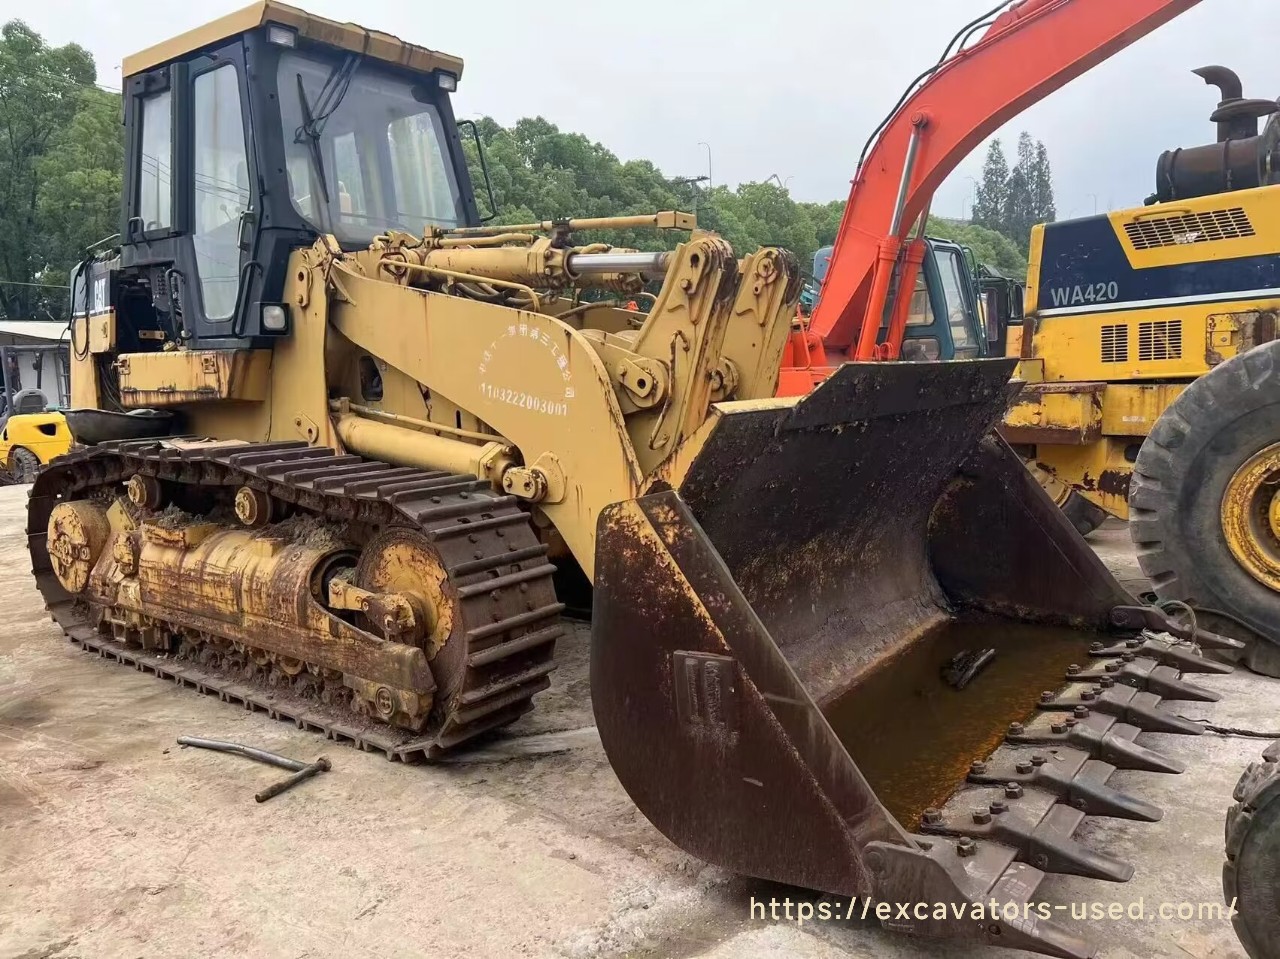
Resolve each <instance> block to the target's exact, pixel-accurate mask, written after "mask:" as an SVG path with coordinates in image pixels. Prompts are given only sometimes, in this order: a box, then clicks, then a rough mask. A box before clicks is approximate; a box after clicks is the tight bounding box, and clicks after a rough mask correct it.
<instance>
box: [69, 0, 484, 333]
mask: <svg viewBox="0 0 1280 959" xmlns="http://www.w3.org/2000/svg"><path fill="white" fill-rule="evenodd" d="M461 70H462V62H461V61H460V60H457V59H456V58H454V57H450V56H448V55H446V54H442V53H437V52H435V51H431V50H427V49H425V48H422V47H416V46H412V45H409V44H406V43H403V42H401V41H399V40H398V39H396V38H394V37H391V36H389V35H387V34H381V33H376V32H371V31H367V30H364V29H362V28H360V27H356V26H354V25H352V24H339V23H334V22H331V21H326V20H322V19H321V18H318V17H314V16H311V15H308V14H305V13H303V12H302V11H299V10H296V9H294V8H292V7H288V6H285V5H283V4H278V3H274V2H259V3H256V4H254V5H253V6H251V7H248V8H245V9H244V10H241V11H239V12H237V13H234V14H231V15H229V16H227V17H224V18H222V19H220V20H217V21H215V22H213V23H211V24H208V25H206V26H205V27H202V28H200V29H197V30H195V31H192V32H191V33H188V34H185V35H183V36H181V37H178V38H176V39H174V40H171V41H169V42H167V43H163V44H160V45H158V46H156V47H152V48H151V49H149V50H146V51H143V52H142V53H140V54H138V55H136V56H134V57H131V58H128V59H126V61H125V64H124V72H125V82H124V115H125V137H126V157H127V159H126V169H125V181H124V182H125V189H124V198H123V200H124V223H123V227H122V229H121V248H120V254H119V261H118V265H117V268H116V270H115V274H116V275H113V276H111V277H109V278H106V280H105V282H106V287H107V288H106V290H104V295H103V297H102V298H103V299H105V300H108V301H109V304H110V306H111V307H113V308H114V309H115V311H116V313H117V315H118V317H119V320H118V322H119V325H120V327H121V328H122V329H124V330H127V331H130V332H135V331H136V332H137V333H139V334H141V335H140V336H135V337H133V339H134V340H135V342H131V343H121V346H123V347H125V348H127V349H130V350H140V351H145V350H147V349H160V348H162V346H163V345H164V344H166V343H167V344H175V345H183V346H198V345H200V346H204V347H208V348H231V347H243V346H254V345H267V341H269V339H270V338H272V337H278V336H280V335H283V334H286V333H288V331H289V327H290V317H289V310H288V307H287V305H286V304H284V303H283V299H284V288H285V281H286V271H287V268H288V259H289V255H290V253H291V252H292V251H293V250H295V249H297V248H299V247H304V246H308V245H310V244H312V243H313V242H315V240H316V239H317V238H318V237H320V236H323V235H331V236H333V237H334V238H335V239H336V240H337V242H338V244H340V245H341V246H342V247H343V248H345V249H359V248H363V247H366V246H368V245H369V243H370V242H371V241H372V240H373V238H374V237H375V236H377V235H379V234H382V233H385V232H387V231H389V230H397V231H403V232H406V233H410V234H415V235H420V234H421V233H422V232H423V229H424V228H425V227H427V226H431V225H434V226H440V227H453V226H458V225H469V224H474V223H476V222H478V217H477V211H476V207H475V202H474V199H473V195H472V189H471V183H470V179H469V177H468V175H467V168H466V162H465V158H464V155H463V152H462V146H461V141H460V139H459V135H458V129H457V124H456V123H455V120H454V117H453V112H452V109H451V107H450V102H449V94H450V93H451V92H452V91H453V90H454V89H455V88H456V86H457V82H458V78H459V76H460V74H461ZM102 272H104V271H102V270H101V269H95V270H94V281H95V284H97V283H98V282H99V281H104V278H103V277H99V276H98V275H97V274H99V273H102ZM89 285H90V284H86V285H85V288H86V290H87V288H88V286H89ZM84 295H85V298H86V304H84V305H83V306H81V307H80V310H79V312H91V310H90V304H89V303H88V299H89V296H90V294H89V293H88V292H86V293H85V294H84ZM94 295H95V296H96V295H97V294H96V291H95V294H94Z"/></svg>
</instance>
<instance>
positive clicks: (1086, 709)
mask: <svg viewBox="0 0 1280 959" xmlns="http://www.w3.org/2000/svg"><path fill="white" fill-rule="evenodd" d="M1160 701H1161V700H1160V697H1159V696H1157V695H1156V694H1155V693H1148V692H1144V691H1142V690H1140V689H1134V688H1133V687H1132V686H1116V685H1114V683H1113V682H1112V681H1111V680H1108V679H1103V680H1100V684H1099V685H1090V684H1088V683H1068V684H1067V685H1066V686H1065V687H1063V689H1062V690H1061V691H1060V692H1059V693H1058V694H1057V695H1055V696H1054V697H1053V698H1052V699H1050V698H1049V697H1048V696H1045V697H1044V698H1043V699H1041V701H1040V708H1041V709H1043V710H1047V711H1058V712H1061V711H1067V712H1070V713H1071V716H1072V718H1074V719H1082V718H1084V717H1086V716H1088V715H1090V714H1091V713H1094V712H1099V713H1105V714H1106V715H1108V716H1115V717H1116V719H1118V720H1123V721H1124V722H1127V723H1132V724H1133V725H1134V726H1137V727H1138V728H1139V729H1142V730H1144V731H1146V732H1153V733H1181V734H1183V735H1187V736H1199V735H1200V734H1201V733H1203V732H1204V727H1203V726H1201V725H1200V724H1199V723H1195V722H1192V721H1191V720H1189V719H1183V718H1181V717H1180V716H1175V715H1174V714H1172V713H1170V712H1169V711H1168V710H1164V709H1160V708H1159V706H1160Z"/></svg>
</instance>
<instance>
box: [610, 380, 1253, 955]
mask: <svg viewBox="0 0 1280 959" xmlns="http://www.w3.org/2000/svg"><path fill="white" fill-rule="evenodd" d="M1010 367H1011V362H1009V361H1003V360H998V361H974V362H958V363H949V364H927V363H920V364H914V363H901V364H892V365H890V364H876V365H872V364H850V365H847V366H845V367H843V368H841V369H840V370H839V371H838V372H837V373H836V374H835V375H834V376H833V377H831V378H830V379H829V380H828V381H827V382H826V383H825V384H824V385H823V386H821V387H820V388H819V389H818V390H817V391H815V392H814V393H813V394H811V395H810V396H809V397H808V398H806V399H804V400H801V401H800V402H799V403H798V404H796V405H794V406H791V405H786V404H769V403H727V404H722V405H721V406H719V407H717V409H716V412H715V413H714V414H713V420H714V421H715V427H714V430H713V432H712V434H711V435H710V437H709V438H708V439H707V441H706V443H705V445H704V447H703V449H702V451H701V453H700V455H699V456H698V457H697V459H696V460H695V462H694V463H693V465H692V467H691V468H690V470H689V472H688V474H687V475H686V476H685V478H684V481H683V482H682V483H681V484H680V486H679V489H678V490H664V491H661V492H653V493H651V494H650V495H647V496H643V497H641V498H639V499H637V500H634V501H630V502H625V503H620V504H617V505H615V506H614V507H611V508H610V509H609V510H607V511H606V512H605V513H604V514H603V515H602V517H601V519H600V523H599V527H598V533H599V541H598V566H597V578H596V593H595V610H594V622H593V641H592V659H591V680H592V690H593V701H594V703H595V711H596V718H597V722H598V724H599V727H600V733H601V738H602V740H603V742H604V745H605V749H606V751H607V752H608V755H609V759H610V761H611V763H612V764H613V767H614V769H615V770H616V771H617V773H618V776H619V778H620V779H621V781H622V783H623V785H624V787H625V788H626V789H627V791H628V793H629V794H630V795H631V797H632V799H633V800H634V801H635V802H636V804H637V805H638V806H639V807H640V808H641V809H642V810H643V811H644V812H645V814H646V815H647V816H648V817H649V819H650V820H651V821H652V822H654V823H655V825H657V826H658V828H659V829H661V830H662V831H663V832H664V833H665V834H666V835H667V836H669V837H670V838H671V839H672V840H673V841H674V842H675V843H676V844H677V845H679V846H681V847H682V848H684V849H687V850H688V851H690V852H692V853H694V854H695V855H698V856H700V857H702V858H704V859H707V860H708V861H711V862H714V863H717V864H719V865H721V866H724V867H726V868H728V869H732V870H734V871H737V872H741V873H745V874H747V875H750V876H757V877H761V878H765V879H769V880H774V881H778V882H784V883H789V884H794V885H799V886H805V887H809V888H814V889H819V890H824V891H828V892H832V893H837V894H842V895H856V896H863V897H870V898H872V899H874V900H877V901H884V902H890V903H931V904H951V905H952V906H953V907H954V908H952V909H951V910H950V911H946V913H945V915H942V913H941V912H940V913H939V915H930V916H929V917H926V918H923V919H922V918H920V917H913V918H912V919H911V920H910V921H908V922H905V923H904V922H903V921H902V920H901V918H900V917H899V919H897V920H895V921H894V922H893V923H891V925H893V926H894V928H897V929H900V930H903V931H909V932H916V933H919V934H924V935H933V936H943V937H948V938H963V939H977V940H980V941H984V942H986V943H988V944H990V945H1003V946H1014V947H1018V948H1024V949H1030V950H1033V951H1036V952H1041V953H1043V954H1046V955H1055V956H1068V957H1085V956H1089V955H1091V954H1092V953H1091V950H1090V949H1089V947H1088V945H1087V944H1086V943H1085V942H1083V941H1082V940H1080V939H1078V938H1077V937H1075V936H1074V935H1072V934H1070V933H1068V932H1066V931H1064V930H1062V929H1059V928H1057V927H1055V926H1053V925H1052V924H1051V923H1048V922H1046V921H1044V920H1043V919H1037V918H1036V917H1035V916H1034V914H1033V915H1031V916H1030V918H1028V917H1027V916H1025V915H1023V914H1021V913H1019V914H1018V917H1017V918H1015V919H1013V920H1010V919H1007V918H1006V917H1005V916H1004V914H1001V915H999V916H989V917H987V918H985V919H984V921H981V922H975V921H974V915H975V914H974V912H973V907H974V904H980V903H985V902H989V901H990V900H991V899H995V900H996V901H997V902H999V903H1002V904H1003V903H1012V904H1017V905H1018V906H1019V907H1020V905H1021V904H1023V903H1026V902H1028V901H1029V900H1030V899H1031V898H1032V897H1033V894H1034V892H1035V889H1036V887H1037V886H1038V885H1039V883H1040V881H1041V880H1042V879H1043V878H1044V876H1045V875H1047V874H1048V873H1053V872H1059V873H1069V874H1073V875H1081V876H1088V877H1094V878H1098V879H1104V880H1110V881H1117V882H1122V881H1125V880H1127V879H1128V878H1129V876H1130V875H1131V874H1132V871H1133V870H1132V866H1130V865H1129V864H1128V863H1125V862H1123V861H1121V860H1119V859H1117V858H1115V857H1113V856H1111V855H1109V854H1107V853H1106V852H1103V851H1098V850H1092V849H1089V848H1088V847H1086V846H1084V845H1083V844H1081V843H1079V842H1077V841H1076V840H1075V839H1074V838H1073V834H1074V833H1075V831H1076V829H1077V828H1078V826H1079V825H1080V823H1081V821H1082V820H1083V819H1084V818H1085V816H1086V815H1107V816H1119V817H1123V818H1130V819H1139V820H1148V821H1152V820H1156V819H1159V818H1160V815H1161V811H1160V810H1159V809H1158V808H1156V807H1154V806H1152V805H1151V804H1149V803H1146V802H1144V801H1142V800H1141V799H1139V798H1136V797H1133V796H1129V795H1126V794H1124V793H1122V792H1120V791H1118V790H1116V789H1114V788H1113V787H1111V786H1109V785H1108V784H1107V781H1108V779H1109V777H1110V774H1111V773H1112V772H1113V771H1115V770H1116V769H1117V768H1120V769H1144V770H1151V771H1159V772H1166V773H1170V772H1179V771H1181V766H1180V765H1179V764H1178V762H1177V761H1176V760H1175V759H1172V758H1170V757H1165V756H1162V755H1160V754H1158V753H1156V752H1154V751H1152V750H1149V749H1146V748H1144V747H1142V746H1140V745H1138V744H1137V743H1136V742H1135V741H1134V740H1135V737H1136V736H1137V735H1138V734H1139V733H1140V732H1141V731H1144V730H1158V731H1162V732H1179V733H1186V734H1195V733H1198V732H1200V729H1199V727H1197V726H1195V725H1194V724H1192V723H1188V722H1186V721H1183V720H1179V719H1177V718H1176V717H1175V716H1174V715H1173V714H1172V713H1170V712H1167V711H1165V710H1162V709H1159V708H1158V706H1159V704H1160V702H1161V699H1162V698H1174V699H1214V698H1216V696H1215V695H1214V694H1213V693H1211V692H1209V691H1206V690H1204V689H1201V688H1199V687H1196V686H1193V685H1191V684H1189V683H1186V682H1184V681H1183V680H1182V679H1181V678H1180V676H1179V672H1180V671H1183V670H1186V671H1190V670H1196V669H1199V670H1203V671H1218V669H1219V668H1221V669H1226V667H1217V666H1216V665H1215V664H1211V663H1208V662H1206V661H1204V660H1201V659H1199V658H1198V657H1195V656H1193V655H1191V654H1189V653H1188V652H1187V651H1186V650H1185V649H1184V648H1183V644H1181V643H1180V639H1179V638H1175V639H1173V640H1172V641H1171V640H1170V639H1169V638H1168V636H1169V634H1172V635H1173V636H1174V637H1185V635H1186V632H1185V630H1182V629H1181V628H1180V627H1178V626H1177V624H1174V623H1171V622H1169V621H1168V620H1166V619H1165V618H1164V617H1163V616H1162V615H1161V614H1159V613H1158V612H1156V611H1155V610H1151V609H1145V608H1142V607H1141V606H1140V604H1139V603H1138V601H1137V600H1136V599H1135V598H1134V597H1132V596H1130V595H1129V594H1128V593H1126V592H1125V591H1124V589H1123V588H1122V587H1121V586H1120V585H1119V584H1118V583H1117V582H1116V581H1115V579H1114V578H1113V577H1112V576H1111V574H1110V573H1109V572H1108V571H1107V569H1106V568H1105V567H1104V566H1103V564H1102V563H1101V561H1099V560H1098V559H1097V557H1096V556H1095V555H1094V554H1093V553H1092V551H1091V550H1089V548H1088V547H1087V546H1086V545H1085V543H1084V541H1083V540H1082V539H1081V538H1080V536H1079V535H1078V534H1077V533H1076V531H1075V530H1074V529H1073V528H1072V527H1071V525H1070V523H1069V522H1068V521H1067V520H1066V519H1065V518H1064V517H1063V516H1062V515H1061V513H1060V512H1059V511H1058V510H1057V509H1056V507H1054V505H1053V503H1052V502H1051V501H1050V500H1049V499H1048V497H1047V496H1045V495H1044V493H1043V492H1042V491H1041V490H1040V489H1039V487H1038V486H1037V485H1036V484H1035V483H1034V481H1033V480H1032V479H1031V478H1030V477H1029V475H1028V474H1027V472H1026V470H1025V469H1024V468H1023V467H1022V465H1021V463H1020V462H1019V461H1018V459H1017V457H1016V456H1015V455H1014V454H1013V453H1012V451H1011V450H1009V448H1008V447H1007V446H1005V445H1004V444H1003V442H1002V441H1000V440H999V439H998V438H996V437H995V436H994V434H990V433H989V430H990V428H991V426H992V424H993V423H994V422H995V420H996V419H997V417H998V416H999V415H1000V413H1001V411H1002V410H1003V408H1004V406H1005V403H1006V399H1007V396H1008V390H1009V389H1010V387H1009V386H1008V377H1009V374H1010V372H1011V370H1010ZM984 434H985V438H984ZM1196 638H1197V641H1198V642H1200V643H1201V644H1202V645H1213V644H1217V645H1228V644H1230V643H1231V641H1229V640H1222V639H1220V638H1219V637H1215V636H1212V635H1205V634H1203V633H1202V634H1200V635H1199V636H1197V637H1196ZM978 649H981V650H982V652H983V653H984V654H985V653H986V652H987V651H988V650H994V651H995V652H994V654H993V655H989V656H987V655H984V657H983V658H984V659H986V660H988V661H989V664H988V665H987V666H986V667H985V668H984V669H981V670H980V671H979V672H978V673H977V675H976V676H973V677H971V678H970V680H969V682H968V684H967V685H966V686H965V688H964V689H963V690H956V689H955V688H953V687H951V686H949V685H948V684H947V683H946V681H945V680H944V679H943V678H942V676H941V675H940V670H941V669H942V668H944V667H945V666H946V664H947V663H948V661H949V660H951V659H952V658H953V657H954V656H955V655H956V654H957V653H961V652H964V651H965V650H978ZM895 730H896V731H895ZM1017 912H1018V909H1013V910H1012V911H1011V912H1010V913H1009V914H1010V915H1013V914H1014V913H1017Z"/></svg>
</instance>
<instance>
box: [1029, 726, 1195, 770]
mask: <svg viewBox="0 0 1280 959" xmlns="http://www.w3.org/2000/svg"><path fill="white" fill-rule="evenodd" d="M1140 732H1142V730H1140V729H1139V728H1138V727H1137V726H1131V725H1129V724H1127V723H1119V722H1116V719H1115V717H1114V716H1108V715H1107V714H1105V713H1098V712H1090V713H1089V715H1087V716H1085V717H1083V718H1077V717H1075V716H1074V715H1066V716H1064V715H1061V714H1056V715H1055V714H1053V713H1045V714H1042V715H1040V716H1038V717H1036V718H1035V719H1034V720H1033V721H1032V722H1030V723H1028V724H1027V725H1026V726H1025V727H1024V728H1023V731H1022V732H1021V733H1018V734H1014V733H1010V734H1009V735H1008V736H1007V737H1006V738H1007V739H1008V740H1009V741H1010V742H1014V743H1027V744H1040V745H1045V746H1073V747H1075V748H1076V749H1082V750H1084V751H1085V752H1087V753H1088V754H1089V755H1090V756H1092V757H1093V758H1095V759H1102V760H1105V761H1106V762H1109V763H1111V764H1112V765H1113V766H1115V767H1116V768H1117V769H1133V770H1140V771H1142V772H1152V773H1175V774H1176V773H1181V772H1184V771H1186V768H1187V767H1186V765H1185V764H1184V763H1181V762H1179V761H1178V760H1176V759H1172V758H1170V757H1168V756H1165V755H1163V754H1161V753H1158V752H1156V751H1155V750H1154V749H1148V748H1147V747H1145V746H1139V745H1138V744H1137V743H1135V742H1134V741H1133V739H1134V737H1135V736H1137V735H1138V733H1140Z"/></svg>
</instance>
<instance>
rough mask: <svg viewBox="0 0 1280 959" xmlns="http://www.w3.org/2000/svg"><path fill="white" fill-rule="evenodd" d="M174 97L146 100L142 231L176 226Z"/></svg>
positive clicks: (140, 172) (140, 165)
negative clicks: (174, 198)
mask: <svg viewBox="0 0 1280 959" xmlns="http://www.w3.org/2000/svg"><path fill="white" fill-rule="evenodd" d="M172 107H173V97H172V96H171V94H170V92H169V91H168V90H165V91H164V92H163V93H157V94H155V95H153V96H149V97H146V98H145V99H144V100H143V101H142V156H141V157H140V158H139V163H138V216H140V217H141V218H142V229H143V230H145V231H147V232H150V231H152V230H167V229H168V228H169V227H171V226H172V225H173V186H172V183H173V111H172Z"/></svg>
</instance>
